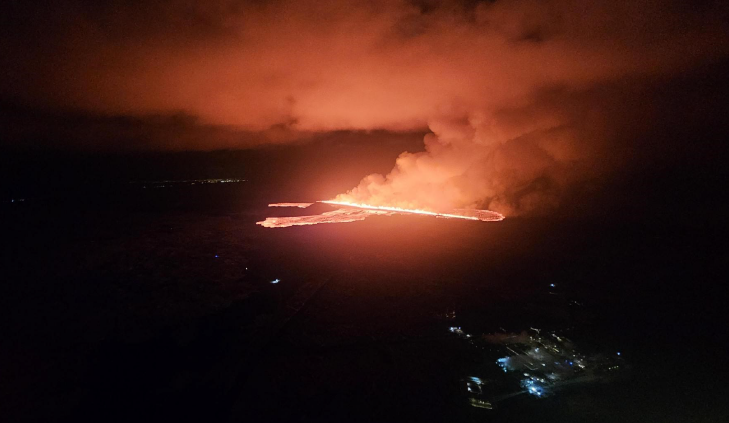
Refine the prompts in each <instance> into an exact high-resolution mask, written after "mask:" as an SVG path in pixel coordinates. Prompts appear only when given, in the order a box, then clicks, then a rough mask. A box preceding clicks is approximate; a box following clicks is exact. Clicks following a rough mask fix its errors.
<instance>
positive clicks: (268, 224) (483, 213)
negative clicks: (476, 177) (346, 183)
mask: <svg viewBox="0 0 729 423" xmlns="http://www.w3.org/2000/svg"><path fill="white" fill-rule="evenodd" d="M318 203H324V204H329V205H331V206H338V208H337V209H336V210H332V211H328V212H324V213H322V214H317V215H308V216H290V217H267V218H266V219H265V220H263V221H260V222H256V224H257V225H260V226H263V227H264V228H287V227H290V226H307V225H318V224H321V223H347V222H357V221H360V220H364V219H366V218H368V217H370V216H393V215H396V214H419V215H425V216H434V217H441V218H447V219H464V220H476V221H479V220H480V221H482V222H498V221H500V220H504V216H503V215H502V214H500V213H497V212H493V211H490V210H468V209H456V210H454V213H438V212H432V211H428V210H419V209H404V208H401V207H388V206H372V205H369V204H361V203H347V202H344V201H333V200H330V201H318ZM305 204H308V203H273V204H269V207H300V208H305V207H301V206H302V205H305ZM312 204H313V203H312Z"/></svg>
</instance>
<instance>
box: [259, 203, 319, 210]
mask: <svg viewBox="0 0 729 423" xmlns="http://www.w3.org/2000/svg"><path fill="white" fill-rule="evenodd" d="M312 204H314V203H271V204H269V205H268V207H298V208H300V209H305V208H307V207H309V206H310V205H312Z"/></svg>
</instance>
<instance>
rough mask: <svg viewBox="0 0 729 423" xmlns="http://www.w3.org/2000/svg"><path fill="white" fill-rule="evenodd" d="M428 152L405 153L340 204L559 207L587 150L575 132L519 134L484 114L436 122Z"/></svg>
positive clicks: (511, 210)
mask: <svg viewBox="0 0 729 423" xmlns="http://www.w3.org/2000/svg"><path fill="white" fill-rule="evenodd" d="M430 128H431V130H432V131H433V134H429V135H427V136H426V137H425V148H426V151H425V152H420V153H415V154H412V153H407V152H406V153H403V154H402V155H400V157H398V159H397V161H396V164H395V168H394V169H393V170H392V171H391V172H390V173H389V174H388V175H386V176H383V175H380V174H373V175H369V176H367V177H365V178H364V179H363V180H362V182H361V183H360V184H359V185H358V186H357V187H355V188H354V189H353V190H351V191H349V192H348V193H346V194H342V195H339V196H337V198H336V200H338V201H346V202H356V203H365V204H371V205H377V206H395V207H402V208H409V209H426V210H436V211H438V210H448V209H453V208H488V209H492V210H495V211H499V212H501V213H504V214H510V215H513V214H515V213H516V212H524V211H531V210H533V209H534V208H535V207H537V206H538V207H548V206H551V205H555V203H556V202H557V199H558V197H559V193H560V189H561V187H564V186H565V185H566V184H567V183H568V182H570V180H571V179H572V178H575V177H576V176H577V175H580V176H584V173H583V172H582V165H583V163H580V159H583V158H584V157H581V155H582V154H585V153H586V152H585V151H581V149H580V148H579V145H578V138H577V135H576V134H575V133H574V131H573V130H572V129H571V128H565V127H562V126H561V125H560V124H559V123H558V124H556V125H549V124H547V125H546V126H545V127H542V128H537V129H533V130H530V131H527V132H524V133H520V134H518V135H514V134H509V135H507V134H506V133H504V131H503V128H502V127H500V126H499V125H498V124H496V123H495V122H493V121H492V120H490V119H489V118H486V117H484V116H481V115H470V116H468V117H467V118H464V119H460V120H435V121H433V122H431V124H430Z"/></svg>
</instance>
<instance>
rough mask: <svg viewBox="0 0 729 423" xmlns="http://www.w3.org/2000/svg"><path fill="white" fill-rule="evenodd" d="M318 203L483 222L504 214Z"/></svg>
mask: <svg viewBox="0 0 729 423" xmlns="http://www.w3.org/2000/svg"><path fill="white" fill-rule="evenodd" d="M319 203H325V204H333V205H337V206H347V207H356V208H359V209H367V210H380V211H389V212H395V213H413V214H424V215H428V216H436V217H447V218H452V219H467V220H481V221H484V222H498V221H500V220H504V215H503V214H501V213H497V212H495V211H491V210H473V211H474V212H476V213H479V214H485V213H487V214H489V216H488V217H486V216H482V217H479V216H467V215H462V214H451V213H438V212H432V211H428V210H421V209H404V208H401V207H388V206H371V205H369V204H362V203H348V202H345V201H333V200H327V201H319Z"/></svg>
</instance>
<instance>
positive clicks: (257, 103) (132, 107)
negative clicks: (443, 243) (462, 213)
mask: <svg viewBox="0 0 729 423" xmlns="http://www.w3.org/2000/svg"><path fill="white" fill-rule="evenodd" d="M2 7H3V8H4V10H0V16H1V17H0V26H2V27H3V31H4V33H3V35H4V36H3V37H0V53H2V54H0V67H2V68H3V69H4V74H3V75H4V76H3V77H2V78H0V96H1V97H2V99H3V100H4V101H5V102H8V101H11V102H16V103H19V104H22V105H23V106H24V107H37V108H39V109H43V110H56V109H60V110H73V111H76V112H82V113H83V112H87V113H90V114H93V115H94V116H99V115H101V116H108V117H109V118H110V119H114V120H113V122H114V125H112V126H110V127H109V128H110V129H108V130H107V129H105V128H106V127H104V126H103V125H100V126H98V127H97V126H94V130H93V131H92V132H93V133H92V134H90V135H89V139H91V140H93V142H99V143H103V142H105V141H104V140H105V139H111V140H112V141H108V142H110V143H118V142H124V141H123V140H120V139H119V137H114V136H111V135H109V134H105V131H106V132H109V133H110V134H111V133H119V128H118V126H119V124H120V122H121V123H124V122H132V123H134V122H143V123H146V122H150V120H149V118H148V117H149V116H152V117H157V118H155V119H156V120H155V119H152V120H151V121H152V122H157V121H160V118H159V117H160V116H162V117H164V116H189V117H190V118H189V119H185V122H188V123H189V124H188V125H187V126H185V127H184V131H182V132H184V134H198V135H196V136H191V135H187V136H182V135H180V134H179V133H180V132H181V131H180V127H179V125H177V126H174V128H172V130H173V132H172V134H171V135H170V134H168V133H166V132H165V131H166V129H164V128H165V127H161V128H160V129H157V130H158V131H159V132H160V133H159V136H158V137H156V138H155V139H157V141H155V139H150V140H149V141H148V143H149V144H151V145H152V146H153V147H154V148H162V149H185V148H189V149H213V148H222V147H224V148H235V147H245V146H249V145H251V144H255V143H256V141H255V140H254V138H255V137H254V136H252V135H251V134H255V133H256V131H260V133H261V134H263V135H262V137H261V138H260V140H259V141H258V143H260V142H289V141H291V140H292V139H293V138H295V137H296V135H295V134H297V133H307V134H310V133H312V132H327V131H332V130H348V129H355V130H375V129H381V130H393V131H400V130H422V129H425V128H430V130H431V131H432V134H431V135H428V136H427V137H426V139H425V145H426V151H425V152H422V153H417V154H408V153H403V154H402V155H401V156H400V158H399V159H398V160H397V164H396V166H395V168H394V169H393V171H392V172H391V173H390V174H389V175H387V176H379V175H371V176H368V177H366V178H365V179H364V180H363V181H362V183H361V184H360V185H359V186H357V187H356V188H354V189H353V190H352V192H350V193H349V194H346V195H344V196H342V198H346V199H351V200H356V201H361V202H367V203H370V204H387V205H393V206H406V207H420V208H431V209H442V208H457V207H490V208H493V209H496V210H498V211H502V212H505V213H508V214H515V213H520V212H523V211H526V210H533V209H535V208H540V207H542V206H545V205H550V204H554V203H555V202H557V201H558V199H559V198H560V196H562V195H563V194H564V192H565V191H566V190H569V189H571V188H570V187H573V186H574V182H575V181H585V180H589V179H590V178H591V177H593V176H596V175H599V174H600V173H601V172H602V171H604V170H605V169H609V168H611V167H614V166H615V164H616V163H624V162H625V161H626V160H627V158H626V156H624V155H623V156H622V157H621V156H620V154H618V153H617V151H619V150H620V151H623V152H625V151H627V150H629V148H626V147H625V144H620V143H621V142H624V140H626V139H629V138H630V136H629V135H626V131H627V132H631V131H632V132H633V135H636V134H637V135H640V131H641V130H642V129H643V125H644V123H643V122H642V121H640V120H638V119H634V118H633V116H640V117H643V118H650V117H651V116H650V114H649V113H648V112H646V109H648V110H650V108H651V100H650V93H648V94H646V90H644V89H642V88H641V87H646V86H647V87H653V86H657V85H660V84H661V83H662V82H661V81H668V80H670V79H671V78H676V77H679V76H680V75H683V74H685V73H686V72H690V71H692V70H695V69H697V68H700V67H702V66H710V65H711V64H715V63H721V62H722V61H724V60H726V58H727V54H728V53H729V42H728V40H729V31H728V30H727V22H729V20H728V19H727V17H728V16H729V14H727V5H726V2H720V1H711V0H708V1H703V2H698V4H697V2H689V1H682V0H674V1H667V2H656V1H652V0H635V1H611V0H610V1H609V0H604V1H582V0H547V1H543V0H497V1H478V0H450V1H449V0H369V1H367V0H353V1H339V0H271V1H236V0H218V1H207V2H199V3H196V2H190V1H181V0H167V1H161V2H139V3H137V2H135V1H132V2H129V1H110V2H103V3H99V2H87V1H83V0H60V1H56V2H50V3H49V4H48V5H46V6H44V7H37V6H35V5H33V4H31V3H29V2H10V5H5V6H2ZM651 89H652V88H651ZM648 91H650V89H648ZM0 117H2V116H0ZM119 117H121V118H122V119H119ZM654 117H655V116H654ZM125 119H126V120H125ZM626 119H627V120H626ZM10 121H12V122H10ZM162 121H166V120H165V119H164V118H162ZM15 122H18V120H17V119H14V118H13V119H9V118H8V119H5V120H2V119H0V124H3V125H5V124H7V125H12V124H15ZM626 122H628V123H626ZM190 125H192V126H201V127H203V128H205V130H204V131H199V130H198V131H195V130H193V128H190V127H189V126H190ZM29 126H32V127H33V128H34V130H35V129H36V128H37V127H38V125H29ZM155 128H157V126H155ZM216 128H219V129H216ZM21 129H22V128H21ZM21 129H18V128H12V129H11V130H10V131H4V132H5V134H6V135H7V134H8V133H10V134H11V135H13V136H16V135H17V134H21V135H17V138H18V139H21V140H22V130H21ZM272 130H273V132H275V133H279V132H280V133H282V134H283V135H281V136H277V137H272V136H268V135H266V134H270V133H271V131H272ZM174 131H177V132H174ZM238 131H239V132H240V133H241V134H245V136H243V135H241V136H240V137H239V138H237V136H236V134H237V133H238ZM163 132H164V133H163ZM125 133H130V134H134V133H135V132H134V131H125ZM184 134H183V135H184ZM292 134H293V135H292ZM105 135H106V136H105ZM635 138H636V137H635V136H634V137H633V139H635ZM145 142H147V141H145Z"/></svg>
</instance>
